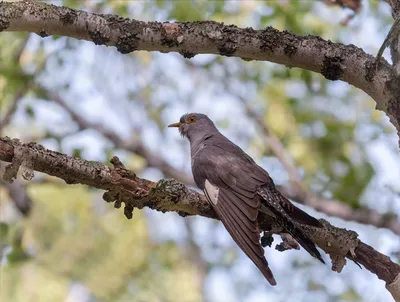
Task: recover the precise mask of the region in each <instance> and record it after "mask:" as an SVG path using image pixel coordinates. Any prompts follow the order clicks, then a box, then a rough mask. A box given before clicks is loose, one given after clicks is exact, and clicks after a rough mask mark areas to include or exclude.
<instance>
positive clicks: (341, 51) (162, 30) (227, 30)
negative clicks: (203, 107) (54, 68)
mask: <svg viewBox="0 0 400 302" xmlns="http://www.w3.org/2000/svg"><path fill="white" fill-rule="evenodd" d="M2 30H3V31H28V32H35V33H37V34H39V35H40V36H42V37H46V36H48V35H61V36H68V37H73V38H77V39H83V40H87V41H92V42H94V43H95V44H98V45H107V46H115V47H116V48H117V50H118V51H119V52H121V53H123V54H125V53H129V52H132V51H135V50H147V51H160V52H179V53H180V54H182V55H183V56H184V57H185V58H190V57H193V56H194V55H196V54H205V53H207V54H219V55H223V56H235V57H240V58H242V59H244V60H260V61H270V62H275V63H278V64H283V65H286V66H289V67H300V68H304V69H308V70H311V71H314V72H318V73H320V74H322V75H323V76H324V77H325V78H327V79H329V80H343V81H345V82H347V83H349V84H351V85H354V86H355V87H357V88H359V89H361V90H363V91H365V92H366V93H368V94H369V95H370V96H371V97H372V98H373V99H374V100H375V101H376V104H377V109H380V110H383V111H384V112H385V113H386V114H387V115H388V116H389V118H390V120H391V122H392V124H393V125H394V126H395V127H396V129H397V130H398V133H399V135H400V105H399V102H398V99H399V98H398V96H399V95H400V92H399V91H400V88H399V87H398V85H397V86H396V85H389V84H390V83H392V81H393V80H396V77H395V73H394V72H393V69H392V67H391V66H390V65H389V64H388V63H387V62H386V61H385V60H384V59H380V61H379V63H380V64H379V68H374V67H375V66H376V64H375V58H374V57H373V56H371V55H368V54H366V53H365V52H364V51H363V50H362V49H360V48H358V47H356V46H354V45H343V44H340V43H333V42H331V41H326V40H324V39H322V38H321V37H317V36H297V35H294V34H292V33H289V32H287V31H283V32H280V31H278V30H276V29H274V28H272V27H267V28H266V29H264V30H254V29H252V28H238V27H236V26H234V25H229V26H227V25H224V24H223V23H218V22H213V21H203V22H185V23H179V22H176V23H169V22H164V23H161V22H143V21H137V20H132V19H125V18H121V17H119V16H116V15H110V14H107V15H105V14H104V15H103V14H92V13H87V12H85V11H81V10H75V9H70V8H67V7H59V6H55V5H49V4H45V3H42V2H33V1H29V0H25V1H20V2H11V3H9V2H1V3H0V31H2Z"/></svg>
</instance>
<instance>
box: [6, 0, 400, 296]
mask: <svg viewBox="0 0 400 302" xmlns="http://www.w3.org/2000/svg"><path fill="white" fill-rule="evenodd" d="M338 2H339V3H341V2H340V1H338ZM52 3H55V4H57V5H65V6H68V7H71V8H79V9H84V10H86V11H90V12H98V13H113V14H118V15H120V16H123V17H129V18H133V19H137V20H144V21H151V20H157V21H167V20H171V21H173V20H178V21H199V20H214V21H219V22H224V23H225V24H231V23H232V24H235V25H237V26H241V27H253V28H255V29H258V28H264V27H266V26H273V27H275V28H277V29H279V30H289V31H292V32H294V33H295V34H300V35H307V34H313V35H319V36H322V37H323V38H324V39H330V40H334V41H338V42H342V43H346V44H347V43H353V44H356V45H357V46H359V47H362V48H363V49H364V50H365V51H366V52H369V53H373V54H375V53H376V52H377V50H378V49H379V47H380V45H381V43H382V41H383V39H384V37H385V33H386V32H387V31H388V29H389V28H390V25H391V23H392V19H391V11H390V7H389V6H388V5H387V3H385V1H377V0H371V1H363V2H362V8H361V4H360V1H348V3H350V4H351V5H348V6H349V7H350V8H345V7H342V6H340V5H327V4H332V3H333V4H334V3H335V2H330V1H328V2H325V3H324V2H322V1H251V0H247V1H196V0H187V1H161V0H160V1H149V2H146V1H122V0H121V1H117V0H113V1H111V0H109V1H106V0H105V1H101V0H99V1H94V0H87V1H71V0H65V1H53V2H52ZM0 91H1V97H0V131H1V134H2V135H8V136H10V137H18V138H19V139H21V140H22V141H36V142H39V143H41V144H43V145H44V146H46V147H47V148H49V149H53V150H58V151H60V152H64V153H67V154H71V155H74V156H78V157H82V158H85V159H88V160H95V161H101V162H104V163H107V162H108V161H109V159H110V157H111V156H112V155H114V154H116V155H118V156H119V157H120V158H121V159H122V160H123V161H124V163H125V164H126V165H127V167H128V168H129V169H132V170H134V171H135V172H137V173H138V174H139V175H140V176H141V177H144V178H148V179H151V180H158V179H160V178H164V177H174V178H176V179H178V180H180V181H183V182H185V183H187V184H193V180H192V178H191V174H190V159H189V148H188V144H187V142H185V141H184V140H183V139H181V138H180V137H179V135H178V134H177V133H176V131H171V130H168V129H167V128H166V125H167V124H169V123H170V122H174V121H176V120H177V119H178V118H179V117H180V116H181V115H182V114H183V113H186V112H203V113H206V114H208V115H209V116H210V117H211V118H212V119H213V120H214V121H216V123H217V125H218V127H219V128H220V129H221V130H222V132H223V133H224V134H226V135H227V136H228V137H230V138H231V139H232V140H233V141H235V142H236V143H238V144H239V145H240V146H241V147H243V148H244V149H245V150H247V151H248V152H249V153H250V154H251V155H252V156H253V157H254V158H255V159H256V160H257V162H258V163H260V164H261V165H262V166H263V167H264V168H265V169H266V170H268V171H269V172H270V174H271V175H272V177H273V178H274V179H275V182H276V183H278V184H282V185H286V184H288V183H290V182H295V183H297V184H298V183H300V182H301V185H302V186H304V187H305V188H307V190H309V191H312V192H314V193H315V194H318V195H320V196H322V197H323V198H326V199H332V200H337V201H340V202H341V203H342V205H341V206H340V208H339V209H337V211H336V212H337V213H340V210H341V209H342V208H343V209H347V210H348V209H350V212H352V211H357V210H359V209H363V210H365V209H370V210H371V211H373V213H377V214H378V215H379V214H385V215H386V216H384V217H387V219H391V221H393V220H396V218H395V217H396V215H398V214H399V213H400V203H399V201H400V197H399V196H400V186H399V181H398V180H399V179H400V160H399V157H398V145H397V140H398V138H397V136H396V132H395V130H394V127H393V126H392V125H391V124H390V123H389V121H388V118H387V117H386V116H385V115H384V114H383V113H382V112H378V111H376V110H374V106H375V104H374V102H373V101H372V99H371V98H370V97H369V96H367V95H366V94H365V93H363V92H361V91H359V90H357V89H355V88H353V87H350V86H349V85H348V84H346V83H343V82H330V81H327V80H326V79H325V78H323V77H322V76H321V75H319V74H315V73H311V72H309V71H305V70H301V69H290V68H286V67H284V66H280V65H276V64H272V63H268V62H244V61H243V60H239V59H237V58H226V57H220V56H214V55H198V56H196V57H194V58H192V59H190V60H186V59H184V58H183V57H182V56H180V55H178V54H168V55H166V54H161V53H156V52H143V51H141V52H134V53H132V54H129V55H121V54H120V53H118V52H117V50H116V49H115V48H107V47H105V46H96V45H94V44H93V43H89V42H85V41H78V40H73V39H69V38H65V37H47V38H44V39H42V38H41V37H39V36H37V35H27V34H22V33H2V34H1V35H0ZM271 142H272V144H271ZM276 144H277V145H278V147H279V146H280V147H282V146H285V147H284V148H285V149H284V150H283V151H284V154H283V155H282V153H279V152H276V147H274V146H276ZM281 151H282V150H281ZM282 159H283V160H282ZM285 159H286V160H287V161H288V162H286V164H285ZM2 165H3V164H2ZM3 166H4V165H3ZM101 194H102V193H101V192H98V191H97V190H93V189H90V188H87V187H84V186H78V185H75V186H66V185H65V184H63V183H62V182H59V181H57V180H54V179H53V178H51V177H48V176H46V175H39V177H36V178H35V179H34V181H33V182H24V181H21V180H19V181H17V182H15V183H14V184H12V185H10V184H7V183H5V182H3V181H0V197H1V198H0V252H1V255H2V256H1V257H2V258H1V266H0V300H1V301H24V302H25V301H69V302H72V301H177V302H186V301H221V302H222V301H223V302H226V301H391V297H390V294H389V293H388V292H387V291H386V290H385V288H384V282H382V281H380V280H378V279H377V277H376V276H374V275H371V274H370V273H369V272H367V271H366V270H359V269H358V268H357V267H356V266H355V265H353V264H349V265H348V266H346V268H345V270H344V272H342V273H341V274H340V275H338V274H336V273H332V272H331V271H330V268H329V266H322V265H321V264H320V263H318V262H317V261H314V259H311V257H309V255H307V253H304V251H300V252H299V251H295V252H292V251H288V252H285V253H279V252H277V251H274V250H272V249H269V250H266V255H267V258H268V259H269V260H270V263H271V266H272V269H273V271H274V273H275V276H276V278H277V280H278V283H279V285H280V286H278V287H274V288H271V287H270V286H269V285H268V284H266V282H265V280H264V279H263V277H262V276H261V274H259V273H258V271H257V269H256V268H255V267H254V266H253V265H252V263H251V262H250V261H249V260H248V259H247V258H246V257H245V256H244V255H243V254H242V253H241V252H240V251H239V250H238V249H237V247H236V245H235V244H234V242H233V241H232V240H231V239H230V237H229V236H228V234H227V233H226V231H225V230H224V229H223V227H222V225H221V224H220V223H218V222H215V221H211V220H208V219H204V218H201V217H187V218H185V219H183V218H181V217H179V216H178V215H176V214H173V213H169V214H161V213H158V212H157V213H156V212H153V211H151V210H144V211H135V212H134V217H133V219H132V220H130V221H128V220H126V219H125V218H124V217H123V215H122V213H121V211H116V210H114V209H113V208H112V207H111V206H110V205H108V204H105V203H104V201H103V200H102V199H101ZM306 209H307V211H308V212H311V214H313V215H314V216H316V217H325V218H326V217H327V216H326V215H325V214H324V213H321V212H314V211H313V209H312V208H310V207H307V208H306ZM375 211H376V212H375ZM338 216H341V217H343V216H345V215H338ZM352 217H353V216H352V215H351V213H350V214H349V215H348V217H347V218H350V219H351V218H352ZM328 219H329V220H330V221H332V222H334V223H335V224H336V225H338V226H342V227H346V228H349V229H353V230H355V231H357V232H358V233H359V234H360V238H361V239H362V240H363V241H365V242H366V243H368V244H371V245H372V246H374V247H375V248H376V249H377V250H379V251H381V252H382V253H384V254H386V255H389V256H391V257H392V259H394V261H397V262H398V261H399V254H400V252H399V250H400V240H399V234H400V230H399V227H398V224H396V225H395V226H393V224H389V225H384V224H382V226H384V227H383V228H376V226H377V223H376V222H374V221H372V220H371V221H365V222H367V224H359V223H355V222H352V221H344V220H341V219H338V218H335V217H328Z"/></svg>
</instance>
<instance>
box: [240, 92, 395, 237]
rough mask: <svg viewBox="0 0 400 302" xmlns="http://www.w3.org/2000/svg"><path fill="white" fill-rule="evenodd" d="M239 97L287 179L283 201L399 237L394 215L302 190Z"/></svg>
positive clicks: (278, 146) (281, 150)
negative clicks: (380, 229) (389, 231)
mask: <svg viewBox="0 0 400 302" xmlns="http://www.w3.org/2000/svg"><path fill="white" fill-rule="evenodd" d="M238 97H239V99H240V101H241V102H242V103H243V105H244V106H245V109H246V113H247V115H248V116H249V117H251V119H252V120H253V121H255V122H256V124H257V126H258V127H259V128H260V130H261V131H262V133H263V137H264V138H265V140H266V143H267V146H268V147H269V148H270V149H271V151H272V153H274V154H275V156H276V157H277V158H278V160H279V161H280V162H281V164H282V166H283V168H284V169H285V170H286V172H287V173H288V175H289V180H290V183H289V185H287V186H279V190H280V191H281V193H282V194H283V195H285V197H286V198H288V199H291V200H294V201H297V202H298V203H301V204H304V205H306V206H309V207H311V208H313V209H314V210H316V211H318V212H322V213H325V214H327V215H329V216H336V217H339V218H341V219H344V220H351V221H355V222H359V223H363V224H369V225H373V226H376V227H378V228H388V229H390V230H391V231H393V232H394V233H396V234H399V235H400V221H399V220H398V217H397V216H396V215H395V214H392V213H387V214H380V213H379V212H377V211H375V210H371V209H369V208H367V207H360V208H358V209H353V208H351V207H350V206H349V205H347V204H346V203H345V202H343V201H339V200H333V199H327V198H323V197H322V196H320V195H319V194H315V193H313V192H311V191H310V190H308V189H307V188H305V186H304V184H303V183H302V180H301V176H300V174H299V173H298V171H297V168H296V166H295V164H294V161H293V159H292V158H291V156H290V155H289V154H288V153H287V152H286V150H285V147H284V146H283V145H282V143H281V142H280V140H279V139H278V138H277V137H276V136H275V135H274V134H273V133H272V132H271V131H270V129H269V128H268V127H267V125H266V124H265V122H264V121H263V120H262V118H261V117H260V116H259V115H258V114H257V113H256V112H255V110H253V108H251V106H250V105H249V104H248V103H247V102H246V101H245V99H244V98H243V97H241V96H238Z"/></svg>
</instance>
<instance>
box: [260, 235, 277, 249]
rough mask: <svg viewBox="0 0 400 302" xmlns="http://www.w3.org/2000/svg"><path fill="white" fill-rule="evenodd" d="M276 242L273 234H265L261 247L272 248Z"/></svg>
mask: <svg viewBox="0 0 400 302" xmlns="http://www.w3.org/2000/svg"><path fill="white" fill-rule="evenodd" d="M273 242H274V237H272V233H270V232H264V233H263V235H262V237H261V245H262V246H263V247H267V246H269V247H271V245H272V243H273Z"/></svg>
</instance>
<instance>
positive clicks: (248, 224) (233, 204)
mask: <svg viewBox="0 0 400 302" xmlns="http://www.w3.org/2000/svg"><path fill="white" fill-rule="evenodd" d="M200 156H201V155H200ZM238 168H239V167H237V160H235V158H232V157H229V156H226V154H223V153H218V152H217V151H216V152H214V153H213V152H209V153H208V154H207V158H203V160H201V159H200V160H199V159H198V160H197V161H196V162H195V164H194V166H193V175H194V178H195V180H196V183H197V184H198V185H199V187H200V188H201V189H203V191H204V194H205V195H206V197H207V200H208V201H209V202H210V204H211V205H212V207H213V209H214V210H215V212H216V213H217V215H218V217H219V218H220V219H221V221H222V223H223V224H224V226H225V228H226V229H227V231H228V232H229V234H230V235H231V236H232V238H233V240H235V242H236V243H237V244H238V245H239V247H240V248H241V249H242V250H243V252H244V253H245V254H246V255H247V256H248V257H249V258H250V259H251V260H252V261H253V262H254V264H255V265H256V266H257V267H258V268H259V269H260V271H261V272H262V274H263V275H264V276H265V278H266V279H267V280H268V281H269V283H270V284H271V285H276V281H275V278H274V276H273V274H272V272H271V270H270V269H269V267H268V262H267V260H266V259H265V257H264V249H263V248H262V246H261V244H260V232H259V229H258V223H257V216H258V211H259V206H260V198H259V196H258V195H257V184H258V181H255V180H254V179H249V180H241V181H239V180H238V179H237V178H236V177H234V176H233V174H232V171H233V170H235V169H238ZM243 172H246V171H243Z"/></svg>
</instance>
